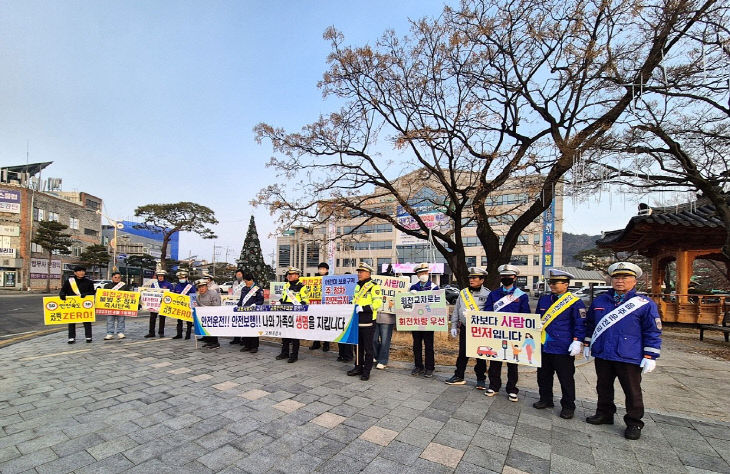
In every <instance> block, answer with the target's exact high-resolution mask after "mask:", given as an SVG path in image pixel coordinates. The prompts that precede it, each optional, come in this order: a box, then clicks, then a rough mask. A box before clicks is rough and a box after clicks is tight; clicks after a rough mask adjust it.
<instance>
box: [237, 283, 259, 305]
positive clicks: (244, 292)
mask: <svg viewBox="0 0 730 474" xmlns="http://www.w3.org/2000/svg"><path fill="white" fill-rule="evenodd" d="M254 286H256V285H253V286H250V287H249V286H244V287H243V288H242V289H241V297H240V298H238V306H243V299H244V298H245V297H246V295H247V294H248V292H249V291H251V288H253V287H254ZM262 304H264V290H262V289H261V288H259V289H258V291H257V292H256V294H255V295H253V296H252V297H250V298H249V299H248V301H246V306H253V305H262Z"/></svg>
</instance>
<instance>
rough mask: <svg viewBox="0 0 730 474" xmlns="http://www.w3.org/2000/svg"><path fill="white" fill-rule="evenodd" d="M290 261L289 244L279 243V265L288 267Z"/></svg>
mask: <svg viewBox="0 0 730 474" xmlns="http://www.w3.org/2000/svg"><path fill="white" fill-rule="evenodd" d="M290 263H291V246H290V245H280V246H279V266H280V267H288V266H289V265H290Z"/></svg>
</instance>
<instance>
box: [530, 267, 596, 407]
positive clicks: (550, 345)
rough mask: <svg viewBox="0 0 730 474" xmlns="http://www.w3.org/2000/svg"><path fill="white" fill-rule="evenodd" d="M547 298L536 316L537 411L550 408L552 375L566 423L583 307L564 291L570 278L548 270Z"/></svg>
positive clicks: (582, 330) (580, 341)
mask: <svg viewBox="0 0 730 474" xmlns="http://www.w3.org/2000/svg"><path fill="white" fill-rule="evenodd" d="M547 277H548V284H549V285H550V292H551V294H549V295H544V296H541V297H540V300H539V301H538V302H537V311H536V313H537V314H539V315H540V316H541V318H540V319H541V320H542V332H541V333H540V341H541V342H542V366H541V367H540V368H538V369H537V386H538V388H539V390H540V399H539V400H538V401H536V402H535V403H533V404H532V406H533V407H535V408H537V409H538V410H540V409H543V408H552V407H553V375H554V374H556V373H557V374H558V381H559V382H560V392H561V393H562V398H561V399H560V405H561V406H562V410H561V411H560V417H561V418H565V419H566V420H569V419H571V418H573V414H574V413H575V379H574V376H575V356H577V355H578V354H580V353H581V351H582V350H583V340H584V338H585V334H586V330H585V318H586V306H585V305H584V304H583V301H581V299H580V298H578V297H577V296H574V295H572V294H571V293H570V292H569V291H568V286H569V285H570V279H571V278H575V277H574V276H573V275H572V274H570V273H568V272H565V271H563V270H558V269H556V268H551V269H550V270H548V275H547Z"/></svg>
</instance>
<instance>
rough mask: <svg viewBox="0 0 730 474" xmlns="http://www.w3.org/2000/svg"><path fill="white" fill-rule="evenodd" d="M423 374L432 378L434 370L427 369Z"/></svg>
mask: <svg viewBox="0 0 730 474" xmlns="http://www.w3.org/2000/svg"><path fill="white" fill-rule="evenodd" d="M423 376H424V377H426V378H427V379H430V378H431V377H433V370H428V369H427V370H426V371H424V372H423Z"/></svg>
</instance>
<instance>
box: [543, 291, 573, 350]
mask: <svg viewBox="0 0 730 474" xmlns="http://www.w3.org/2000/svg"><path fill="white" fill-rule="evenodd" d="M579 300H580V298H578V297H577V296H575V295H574V294H573V293H571V292H569V291H568V292H567V293H565V294H564V295H563V296H561V297H560V298H558V299H557V300H556V301H555V303H553V304H552V305H550V307H549V308H548V310H547V311H545V314H543V315H542V317H541V318H540V321H541V322H542V332H541V334H540V342H541V343H542V344H545V339H546V338H547V333H546V332H545V329H547V327H548V326H550V323H552V322H553V320H554V319H555V318H557V317H558V316H560V315H561V314H563V311H565V310H566V309H568V308H570V306H571V305H572V304H573V303H575V302H576V301H579Z"/></svg>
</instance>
